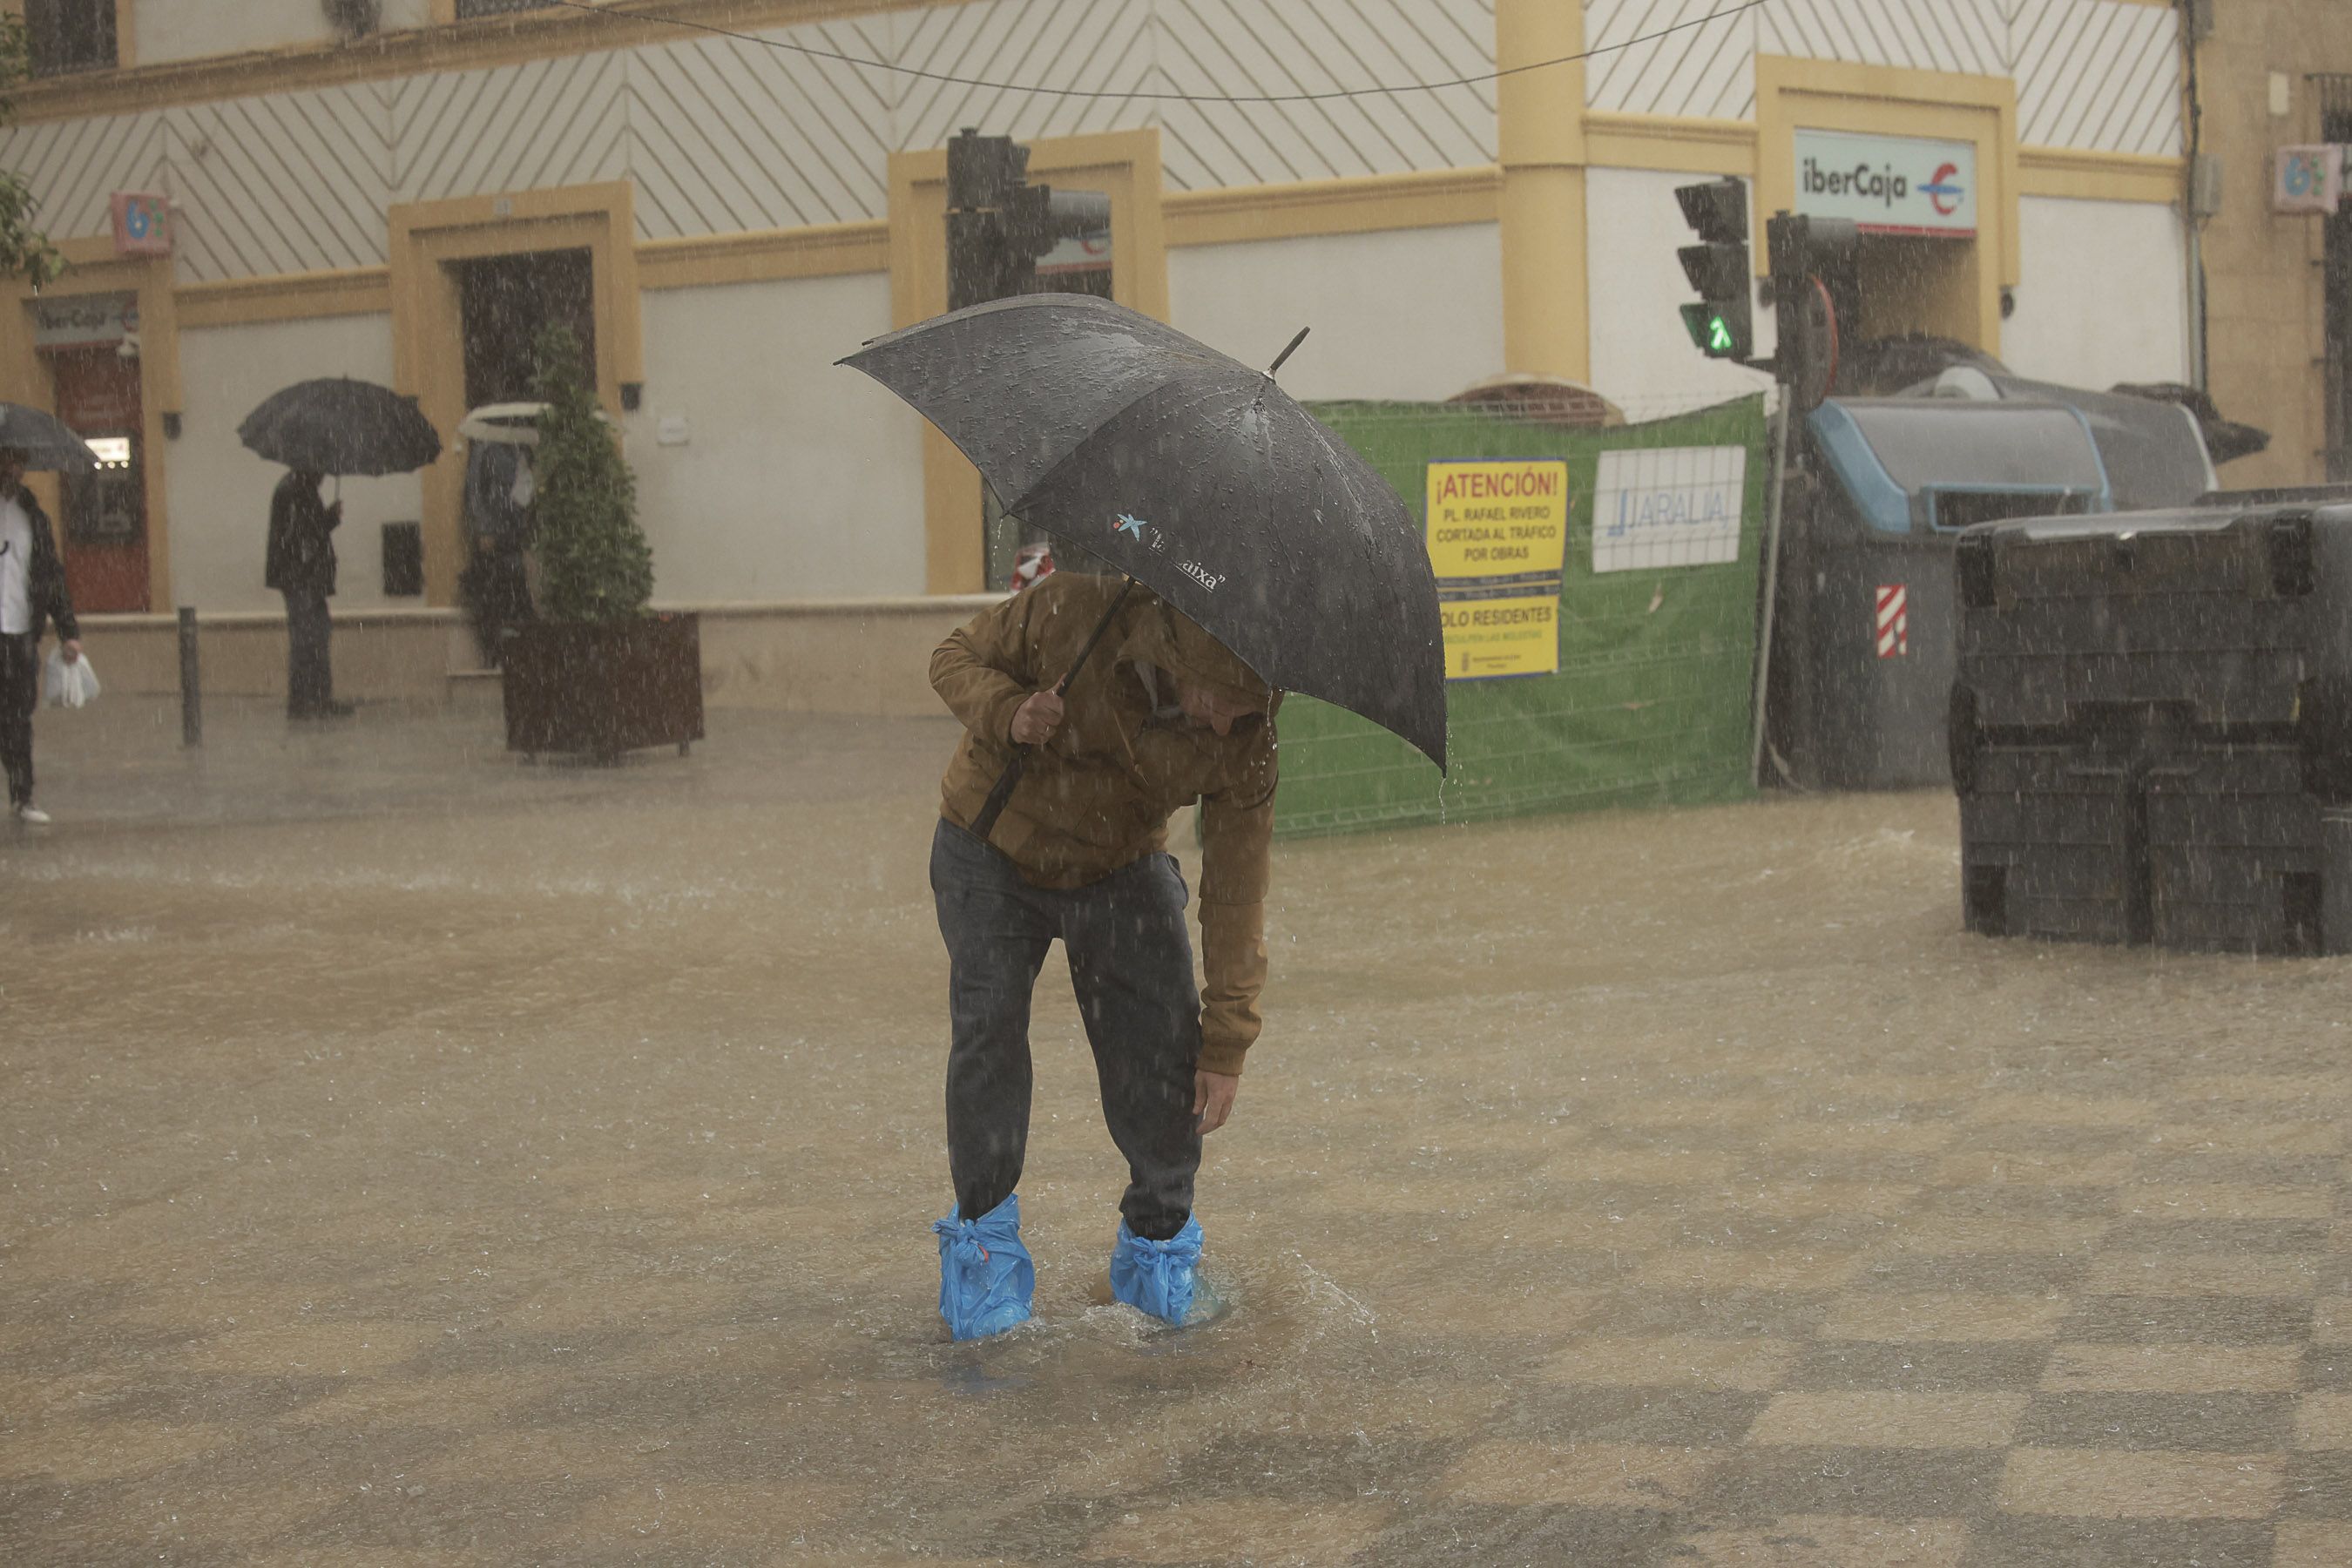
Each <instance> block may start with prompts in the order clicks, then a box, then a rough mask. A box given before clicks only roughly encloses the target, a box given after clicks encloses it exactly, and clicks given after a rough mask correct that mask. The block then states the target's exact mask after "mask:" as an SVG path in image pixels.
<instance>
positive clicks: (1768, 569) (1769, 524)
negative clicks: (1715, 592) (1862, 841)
mask: <svg viewBox="0 0 2352 1568" xmlns="http://www.w3.org/2000/svg"><path fill="white" fill-rule="evenodd" d="M1792 402H1793V399H1791V398H1790V395H1789V387H1788V384H1786V383H1782V384H1781V385H1780V409H1779V411H1778V413H1777V414H1776V416H1774V418H1773V420H1772V510H1771V514H1770V516H1769V519H1768V520H1767V521H1766V522H1765V524H1764V625H1763V626H1762V627H1761V629H1760V630H1759V633H1758V635H1757V648H1756V701H1755V704H1754V706H1755V711H1756V733H1755V736H1754V738H1753V740H1752V742H1751V743H1750V744H1749V746H1748V788H1750V789H1760V788H1762V787H1763V784H1764V712H1765V700H1766V693H1767V692H1769V690H1770V689H1771V684H1772V619H1773V616H1772V612H1773V609H1774V607H1775V606H1776V605H1778V604H1779V603H1780V498H1781V496H1782V495H1783V494H1784V493H1785V492H1786V490H1787V489H1788V485H1789V416H1790V414H1791V413H1793V412H1794V409H1793V408H1792V407H1791V406H1790V405H1791V403H1792Z"/></svg>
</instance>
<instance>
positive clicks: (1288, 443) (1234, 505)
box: [841, 294, 1445, 767]
mask: <svg viewBox="0 0 2352 1568" xmlns="http://www.w3.org/2000/svg"><path fill="white" fill-rule="evenodd" d="M841 363H844V364H846V365H852V366H855V367H856V369H858V370H862V371H864V372H865V373H866V374H868V375H870V376H872V377H874V379H875V380H877V381H878V382H880V383H881V384H883V385H885V386H887V387H888V388H889V389H890V390H891V391H893V392H895V393H897V394H898V395H899V396H900V397H903V398H905V399H906V400H907V401H908V403H910V404H912V405H914V406H915V407H916V409H918V410H919V412H920V413H921V414H922V415H923V416H924V417H926V418H928V419H929V420H930V422H931V423H932V424H934V425H936V426H939V427H940V431H941V432H942V433H944V434H945V435H946V436H947V437H948V439H949V440H950V441H953V442H954V443H955V444H956V446H957V447H959V448H960V449H961V451H962V452H963V454H964V456H965V457H967V458H971V461H972V463H973V465H974V466H975V467H977V468H979V469H980V471H981V473H982V476H983V477H984V478H985V479H987V481H988V483H989V485H990V487H991V488H992V489H994V490H995V492H996V494H997V498H998V499H999V500H1001V501H1003V504H1004V510H1006V511H1008V512H1012V513H1014V514H1016V515H1018V516H1020V517H1022V518H1024V519H1026V520H1027V521H1029V522H1031V523H1034V525H1036V526H1037V527H1039V528H1042V529H1045V531H1048V532H1050V533H1053V534H1055V535H1057V536H1059V537H1061V538H1063V539H1066V540H1069V541H1071V542H1074V543H1076V544H1078V545H1080V546H1082V547H1084V548H1085V549H1087V550H1088V551H1091V552H1094V553H1095V554H1096V555H1097V556H1100V557H1102V558H1103V559H1105V560H1106V561H1108V563H1110V564H1111V565H1112V566H1113V567H1115V568H1117V569H1118V571H1121V572H1124V573H1127V574H1129V575H1131V576H1133V577H1134V578H1135V579H1136V580H1137V581H1139V582H1140V583H1142V584H1144V585H1145V586H1146V587H1148V588H1150V590H1151V591H1152V592H1154V593H1156V594H1158V595H1160V597H1161V598H1163V599H1165V600H1167V601H1168V602H1169V603H1170V604H1171V605H1174V606H1175V607H1176V608H1177V609H1179V610H1181V611H1182V612H1183V613H1184V614H1185V615H1187V616H1191V617H1192V619H1193V620H1195V621H1197V622H1199V623H1200V624H1201V626H1202V627H1204V628H1205V629H1206V630H1207V631H1208V632H1209V633H1210V634H1211V635H1212V636H1213V637H1216V638H1217V639H1218V640H1219V641H1220V642H1223V644H1224V645H1225V646H1226V647H1230V648H1231V649H1233V651H1234V653H1235V654H1237V655H1238V656H1240V658H1242V659H1243V661H1244V662H1245V663H1246V664H1248V665H1249V667H1250V668H1252V669H1254V670H1255V671H1256V672H1257V673H1258V674H1259V676H1261V677H1262V678H1264V679H1265V680H1266V681H1267V682H1268V683H1270V684H1272V685H1274V686H1277V687H1280V688H1282V689H1286V690H1290V691H1303V692H1305V693H1307V695H1308V696H1310V697H1319V698H1321V699H1323V700H1325V701H1328V702H1334V703H1337V704H1338V705H1339V706H1340V707H1342V708H1345V709H1348V710H1350V711H1351V712H1356V713H1360V714H1362V715H1363V716H1364V717H1365V718H1367V719H1370V720H1371V721H1373V722H1374V723H1377V724H1380V725H1382V726H1384V727H1386V728H1387V729H1389V730H1391V731H1395V732H1396V733H1397V734H1398V735H1401V736H1402V737H1403V738H1404V739H1405V740H1407V741H1409V742H1412V744H1413V745H1415V746H1418V747H1419V748H1420V749H1421V750H1422V751H1423V752H1426V753H1427V754H1428V755H1429V757H1430V758H1431V760H1432V761H1433V762H1435V763H1437V764H1438V765H1439V766H1440V767H1443V766H1444V763H1445V655H1444V640H1443V636H1442V633H1441V629H1440V626H1439V622H1438V612H1437V584H1436V579H1435V577H1434V576H1433V574H1432V573H1431V570H1430V564H1429V552H1428V548H1427V546H1426V545H1425V544H1424V543H1423V541H1422V536H1421V530H1420V528H1419V526H1418V525H1417V524H1416V523H1415V522H1414V521H1413V516H1412V511H1411V510H1410V509H1409V508H1408V507H1407V506H1406V505H1405V503H1404V501H1403V500H1402V498H1400V497H1399V496H1398V494H1397V492H1396V491H1395V489H1392V488H1391V486H1390V485H1389V483H1388V481H1387V480H1385V479H1381V476H1380V474H1379V473H1378V472H1377V471H1376V470H1375V469H1374V468H1372V467H1371V465H1370V464H1369V463H1367V462H1365V461H1364V459H1363V458H1360V457H1359V456H1358V455H1357V454H1356V452H1355V451H1354V449H1353V448H1351V447H1349V446H1348V445H1347V443H1345V442H1344V441H1342V440H1340V439H1339V437H1338V436H1337V435H1335V434H1333V433H1332V431H1331V430H1330V429H1329V428H1328V426H1325V425H1323V424H1322V423H1321V422H1320V421H1319V420H1318V419H1316V418H1315V417H1314V416H1312V415H1310V414H1308V413H1307V411H1306V410H1305V409H1303V408H1301V407H1299V406H1298V405H1297V403H1295V402H1293V401H1292V400H1291V399H1290V396H1289V395H1288V394H1286V393H1285V392H1284V391H1283V390H1282V389H1281V388H1280V387H1278V386H1276V384H1274V378H1273V377H1272V375H1270V374H1268V373H1266V372H1265V371H1262V370H1253V369H1251V368H1250V367H1249V366H1247V365H1244V364H1242V363H1239V362H1237V361H1234V360H1231V359H1228V358H1226V357H1225V356H1224V355H1223V354H1221V353H1217V352H1215V351H1214V350H1213V349H1210V348H1208V347H1206V346H1204V345H1202V343H1200V342H1195V341H1194V340H1193V339H1192V338H1189V337H1187V336H1185V335H1184V334H1183V333H1181V332H1180V331H1176V330H1175V329H1174V328H1172V327H1169V326H1165V325H1163V324H1161V323H1160V322H1158V321H1153V320H1151V319H1150V317H1148V316H1143V315H1139V314H1138V313H1136V312H1135V311H1133V310H1128V309H1127V308H1125V307H1124V306H1120V305H1114V304H1112V303H1111V302H1110V301H1108V300H1099V299H1096V298H1094V297H1092V296H1090V295H1083V294H1033V295H1024V296H1022V297H1020V298H1017V299H1012V300H994V301H992V302H991V303H989V304H985V305H976V306H973V307H972V308H971V309H970V310H959V311H955V312H953V313H951V314H949V315H945V316H940V317H937V318H935V319H933V320H931V321H925V322H922V323H921V324H919V325H917V326H913V327H908V328H907V329H906V330H904V331H897V332H892V333H890V334H889V335H888V336H887V337H881V338H877V339H875V340H874V341H873V342H870V343H868V344H866V346H865V347H864V348H862V349H860V350H859V351H858V352H857V353H854V354H851V355H850V356H849V357H848V358H846V359H845V360H843V361H842V362H841Z"/></svg>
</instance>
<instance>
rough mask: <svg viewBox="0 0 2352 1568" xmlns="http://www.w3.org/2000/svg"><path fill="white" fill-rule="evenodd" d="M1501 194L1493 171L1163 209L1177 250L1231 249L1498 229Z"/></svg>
mask: <svg viewBox="0 0 2352 1568" xmlns="http://www.w3.org/2000/svg"><path fill="white" fill-rule="evenodd" d="M1502 187H1503V172H1502V170H1501V169H1499V168H1497V167H1496V166H1495V165H1493V164H1491V163H1490V164H1486V165H1483V166H1480V167H1477V168H1469V169H1440V170H1436V171H1433V172H1431V173H1427V174H1368V175H1360V176H1355V177H1351V178H1348V179H1339V180H1306V181H1301V182H1299V183H1297V184H1282V185H1228V186H1223V187H1221V188H1218V189H1214V190H1205V191H1171V192H1169V193H1168V195H1166V197H1165V198H1163V201H1162V205H1163V207H1164V208H1165V210H1166V213H1167V225H1168V243H1169V245H1170V246H1171V247H1181V246H1188V245H1232V244H1235V243H1239V242H1244V241H1249V240H1257V239H1298V238H1302V237H1307V236H1310V235H1325V234H1377V233H1380V232H1382V231H1384V230H1389V229H1400V228H1445V227H1450V226H1454V225H1456V224H1476V223H1493V222H1495V221H1496V219H1497V218H1498V217H1499V216H1501V212H1502V195H1503V190H1502Z"/></svg>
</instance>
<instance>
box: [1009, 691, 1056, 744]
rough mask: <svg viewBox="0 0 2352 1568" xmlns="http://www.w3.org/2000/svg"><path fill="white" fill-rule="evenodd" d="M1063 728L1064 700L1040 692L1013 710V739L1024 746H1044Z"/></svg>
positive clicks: (1050, 693) (1045, 692)
mask: <svg viewBox="0 0 2352 1568" xmlns="http://www.w3.org/2000/svg"><path fill="white" fill-rule="evenodd" d="M1061 727H1062V700H1061V699H1060V698H1058V697H1056V696H1055V695H1054V694H1053V693H1052V692H1050V691H1040V692H1038V693H1037V694H1036V695H1035V696H1034V697H1032V698H1030V699H1029V700H1027V701H1026V702H1024V703H1023V704H1021V706H1020V707H1018V708H1016V709H1014V710H1013V740H1014V741H1015V742H1019V743H1020V744H1022V745H1024V746H1042V745H1044V744H1045V742H1048V741H1050V740H1052V739H1053V738H1054V731H1056V730H1058V729H1060V728H1061Z"/></svg>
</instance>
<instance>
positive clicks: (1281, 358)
mask: <svg viewBox="0 0 2352 1568" xmlns="http://www.w3.org/2000/svg"><path fill="white" fill-rule="evenodd" d="M1314 330H1315V329H1314V328H1312V327H1301V328H1299V329H1298V335H1297V337H1295V338H1293V339H1291V340H1290V346H1289V347H1288V348H1286V349H1285V350H1283V351H1282V352H1281V353H1278V354H1276V355H1275V356H1274V363H1272V364H1270V365H1268V366H1266V367H1265V374H1266V379H1267V380H1269V381H1271V380H1272V379H1273V378H1274V374H1275V373H1276V371H1278V370H1280V369H1281V368H1282V367H1283V365H1284V363H1286V361H1288V360H1289V358H1290V356H1291V355H1292V354H1295V353H1297V352H1298V345H1299V344H1301V343H1303V342H1306V341H1307V333H1309V332H1311V331H1314Z"/></svg>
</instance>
